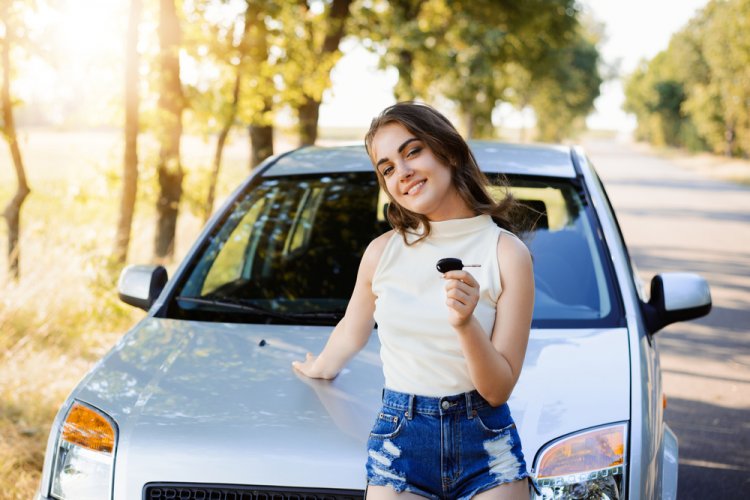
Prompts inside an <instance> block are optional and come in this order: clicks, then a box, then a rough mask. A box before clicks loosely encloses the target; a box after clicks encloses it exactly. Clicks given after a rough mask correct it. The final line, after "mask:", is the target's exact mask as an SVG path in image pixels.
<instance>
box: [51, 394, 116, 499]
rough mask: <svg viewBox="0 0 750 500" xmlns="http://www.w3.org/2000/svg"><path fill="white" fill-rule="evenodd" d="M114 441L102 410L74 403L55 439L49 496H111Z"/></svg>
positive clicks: (112, 433) (77, 497) (73, 497)
mask: <svg viewBox="0 0 750 500" xmlns="http://www.w3.org/2000/svg"><path fill="white" fill-rule="evenodd" d="M116 442H117V439H116V434H115V425H114V422H112V420H111V419H110V418H109V417H108V416H106V415H104V414H103V413H102V412H100V411H98V410H96V409H94V408H92V407H90V406H87V405H84V404H82V403H78V402H76V403H74V404H73V406H72V407H71V408H70V411H69V412H68V416H67V417H66V418H65V422H64V423H63V426H62V432H61V433H60V437H59V438H58V441H57V453H56V454H55V462H54V464H53V469H52V491H51V494H52V497H53V498H57V499H58V500H102V499H107V498H111V497H112V470H113V465H114V461H115V444H116Z"/></svg>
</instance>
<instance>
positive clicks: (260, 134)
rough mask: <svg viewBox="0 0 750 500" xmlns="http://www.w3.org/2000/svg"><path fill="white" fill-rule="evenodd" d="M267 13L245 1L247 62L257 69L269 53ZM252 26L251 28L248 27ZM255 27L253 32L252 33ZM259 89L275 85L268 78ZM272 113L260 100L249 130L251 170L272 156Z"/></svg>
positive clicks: (267, 103)
mask: <svg viewBox="0 0 750 500" xmlns="http://www.w3.org/2000/svg"><path fill="white" fill-rule="evenodd" d="M265 17H266V12H264V11H263V9H262V6H261V5H260V3H259V2H257V1H253V0H247V11H246V14H245V22H246V26H249V27H250V31H249V33H248V40H247V42H248V44H247V45H248V59H249V61H250V63H251V64H253V65H254V66H256V67H257V68H258V69H257V70H256V71H257V72H258V73H259V74H260V73H261V70H260V68H262V66H263V65H264V64H266V63H267V61H268V57H269V53H268V29H267V28H266V23H265ZM251 24H252V25H253V26H250V25H251ZM252 27H255V28H256V29H252ZM261 86H268V88H273V86H274V82H273V80H272V79H271V78H266V79H265V80H261ZM272 112H273V98H272V97H271V96H269V95H266V96H265V97H264V99H263V110H262V111H261V112H260V113H258V114H257V115H256V116H254V117H253V121H252V122H251V123H250V126H249V127H248V132H249V139H250V170H252V169H254V168H255V167H257V166H258V165H259V164H260V163H261V162H262V161H263V160H265V159H266V158H268V157H269V156H271V155H273V121H272V120H269V119H268V117H269V116H271V115H272Z"/></svg>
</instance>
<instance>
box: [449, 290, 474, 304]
mask: <svg viewBox="0 0 750 500" xmlns="http://www.w3.org/2000/svg"><path fill="white" fill-rule="evenodd" d="M445 295H446V296H447V297H448V298H450V299H456V300H459V301H461V302H462V303H464V304H465V303H467V302H469V301H471V294H470V293H467V292H466V291H464V290H462V289H461V288H452V289H450V290H448V291H447V293H446V294H445Z"/></svg>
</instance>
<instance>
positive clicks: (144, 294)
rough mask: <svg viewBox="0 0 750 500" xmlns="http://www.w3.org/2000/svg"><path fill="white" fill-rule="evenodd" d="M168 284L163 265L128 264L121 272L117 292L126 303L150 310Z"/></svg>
mask: <svg viewBox="0 0 750 500" xmlns="http://www.w3.org/2000/svg"><path fill="white" fill-rule="evenodd" d="M166 284H167V270H166V269H164V267H163V266H128V267H126V268H125V269H123V270H122V273H120V280H119V282H118V283H117V293H118V295H119V296H120V300H122V301H123V302H125V303H126V304H130V305H131V306H135V307H138V308H141V309H143V310H144V311H148V310H149V309H150V308H151V305H152V304H153V303H154V301H156V298H157V297H158V296H159V294H160V293H161V291H162V290H163V289H164V285H166Z"/></svg>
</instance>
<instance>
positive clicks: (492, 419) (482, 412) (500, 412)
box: [474, 405, 516, 434]
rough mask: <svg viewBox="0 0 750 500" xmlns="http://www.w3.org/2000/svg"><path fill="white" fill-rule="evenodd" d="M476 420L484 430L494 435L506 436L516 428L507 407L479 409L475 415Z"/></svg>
mask: <svg viewBox="0 0 750 500" xmlns="http://www.w3.org/2000/svg"><path fill="white" fill-rule="evenodd" d="M474 420H475V421H476V422H477V424H479V426H480V427H481V428H482V430H484V431H486V432H490V433H492V434H506V433H508V432H510V431H511V430H513V429H515V427H516V424H515V422H513V419H512V418H511V416H510V410H509V409H508V407H507V406H506V405H503V406H498V407H497V408H494V407H492V406H484V407H481V408H478V409H477V410H476V413H475V414H474Z"/></svg>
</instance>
